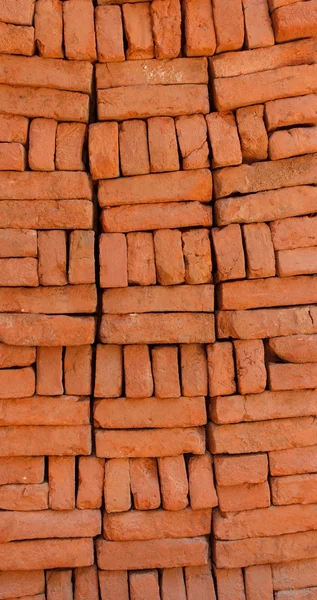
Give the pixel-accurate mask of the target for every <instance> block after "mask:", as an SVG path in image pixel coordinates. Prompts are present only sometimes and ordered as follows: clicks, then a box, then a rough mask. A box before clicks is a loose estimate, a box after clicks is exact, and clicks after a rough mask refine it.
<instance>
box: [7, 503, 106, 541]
mask: <svg viewBox="0 0 317 600" xmlns="http://www.w3.org/2000/svg"><path fill="white" fill-rule="evenodd" d="M0 520H1V531H2V534H1V542H10V541H14V540H24V539H36V538H52V537H53V536H54V537H56V538H61V537H66V536H67V537H69V538H72V537H80V536H86V537H90V536H94V535H97V534H98V533H100V529H101V523H100V513H99V511H98V510H93V511H92V510H83V511H80V510H72V511H59V512H58V511H55V510H36V511H28V512H21V513H17V514H15V513H14V512H13V511H7V512H6V511H3V512H1V514H0Z"/></svg>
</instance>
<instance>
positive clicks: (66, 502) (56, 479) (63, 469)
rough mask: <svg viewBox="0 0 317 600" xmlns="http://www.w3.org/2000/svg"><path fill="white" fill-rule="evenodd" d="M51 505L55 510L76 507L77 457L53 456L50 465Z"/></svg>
mask: <svg viewBox="0 0 317 600" xmlns="http://www.w3.org/2000/svg"><path fill="white" fill-rule="evenodd" d="M48 481H49V506H50V508H53V509H54V510H71V509H73V508H75V458H74V457H72V456H51V457H50V459H49V465H48Z"/></svg>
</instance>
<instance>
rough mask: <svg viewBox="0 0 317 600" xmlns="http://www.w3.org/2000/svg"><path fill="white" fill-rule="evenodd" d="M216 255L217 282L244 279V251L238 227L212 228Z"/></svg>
mask: <svg viewBox="0 0 317 600" xmlns="http://www.w3.org/2000/svg"><path fill="white" fill-rule="evenodd" d="M211 235H212V241H213V246H214V250H215V254H216V264H217V272H216V276H217V279H218V281H225V280H228V279H241V278H243V277H245V264H244V251H243V245H242V235H241V228H240V226H239V225H228V226H227V227H223V228H221V229H220V228H218V227H214V228H213V229H212V230H211Z"/></svg>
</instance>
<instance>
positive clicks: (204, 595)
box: [185, 565, 216, 600]
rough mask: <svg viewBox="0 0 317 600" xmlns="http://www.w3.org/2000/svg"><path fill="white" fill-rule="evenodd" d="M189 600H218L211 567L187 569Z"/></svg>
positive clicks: (186, 579) (186, 578)
mask: <svg viewBox="0 0 317 600" xmlns="http://www.w3.org/2000/svg"><path fill="white" fill-rule="evenodd" d="M185 581H186V592H187V598H188V600H195V598H200V599H201V600H216V593H215V588H214V582H213V578H212V574H211V570H210V567H209V565H205V566H202V567H186V568H185Z"/></svg>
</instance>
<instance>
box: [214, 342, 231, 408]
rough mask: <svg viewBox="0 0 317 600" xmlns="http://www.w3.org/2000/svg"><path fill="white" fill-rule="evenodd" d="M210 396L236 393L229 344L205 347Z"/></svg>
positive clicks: (217, 343)
mask: <svg viewBox="0 0 317 600" xmlns="http://www.w3.org/2000/svg"><path fill="white" fill-rule="evenodd" d="M207 365H208V382H209V386H208V389H209V394H210V396H216V395H218V394H219V395H220V396H222V395H226V394H234V392H235V391H236V384H235V368H234V360H233V347H232V343H231V342H222V343H219V342H215V343H214V344H210V345H209V346H207Z"/></svg>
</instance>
